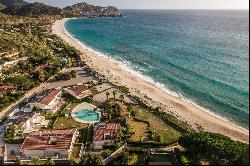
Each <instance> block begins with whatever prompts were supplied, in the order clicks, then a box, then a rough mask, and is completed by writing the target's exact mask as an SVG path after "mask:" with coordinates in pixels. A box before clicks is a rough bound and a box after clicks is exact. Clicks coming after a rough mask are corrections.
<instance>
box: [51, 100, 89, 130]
mask: <svg viewBox="0 0 250 166" xmlns="http://www.w3.org/2000/svg"><path fill="white" fill-rule="evenodd" d="M76 105H77V104H75V103H73V104H71V105H70V106H68V107H67V108H66V109H65V110H64V111H63V112H62V115H64V114H68V117H66V116H65V117H64V116H59V117H58V118H57V120H56V123H55V125H54V129H66V128H84V127H87V124H83V123H80V122H77V121H75V120H74V119H73V118H72V117H71V111H72V109H73V108H75V106H76Z"/></svg>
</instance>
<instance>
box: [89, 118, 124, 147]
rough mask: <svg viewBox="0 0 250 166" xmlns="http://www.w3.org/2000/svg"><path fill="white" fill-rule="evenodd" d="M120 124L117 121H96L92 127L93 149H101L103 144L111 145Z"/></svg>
mask: <svg viewBox="0 0 250 166" xmlns="http://www.w3.org/2000/svg"><path fill="white" fill-rule="evenodd" d="M120 129H121V125H120V124H117V123H109V124H106V123H102V122H101V123H98V124H97V125H96V127H95V129H94V139H93V145H94V149H103V146H104V145H113V144H114V143H115V137H116V135H117V133H118V132H119V131H120Z"/></svg>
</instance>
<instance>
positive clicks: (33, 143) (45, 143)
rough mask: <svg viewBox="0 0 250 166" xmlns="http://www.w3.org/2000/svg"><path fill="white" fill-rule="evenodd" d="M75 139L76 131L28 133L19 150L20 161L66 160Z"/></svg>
mask: <svg viewBox="0 0 250 166" xmlns="http://www.w3.org/2000/svg"><path fill="white" fill-rule="evenodd" d="M76 137H77V130H76V129H65V130H47V131H35V132H32V133H30V134H29V135H28V136H27V137H26V139H25V140H24V142H23V144H22V146H21V148H20V157H21V159H31V158H32V157H33V156H37V157H39V158H43V159H46V158H53V159H68V157H69V156H70V154H71V152H72V148H73V144H74V143H75V140H76Z"/></svg>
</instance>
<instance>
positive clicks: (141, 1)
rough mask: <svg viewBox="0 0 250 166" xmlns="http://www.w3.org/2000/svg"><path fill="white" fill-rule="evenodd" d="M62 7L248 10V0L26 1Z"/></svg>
mask: <svg viewBox="0 0 250 166" xmlns="http://www.w3.org/2000/svg"><path fill="white" fill-rule="evenodd" d="M26 1H28V2H37V1H38V2H44V3H47V4H50V5H53V6H58V7H64V6H67V5H72V4H74V3H77V2H83V1H85V2H87V3H90V4H94V5H102V6H108V5H113V6H116V7H118V8H120V9H249V0H26Z"/></svg>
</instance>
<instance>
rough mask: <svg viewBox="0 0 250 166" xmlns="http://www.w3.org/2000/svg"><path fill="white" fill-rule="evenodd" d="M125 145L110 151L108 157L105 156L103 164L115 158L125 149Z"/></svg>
mask: <svg viewBox="0 0 250 166" xmlns="http://www.w3.org/2000/svg"><path fill="white" fill-rule="evenodd" d="M125 148H126V145H123V146H122V147H120V148H119V149H118V150H116V151H115V152H114V153H112V154H111V155H110V156H109V157H107V158H106V159H105V160H104V163H105V165H107V164H109V163H110V162H111V161H113V160H114V159H115V158H117V157H118V156H121V155H122V154H123V153H124V151H125Z"/></svg>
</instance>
